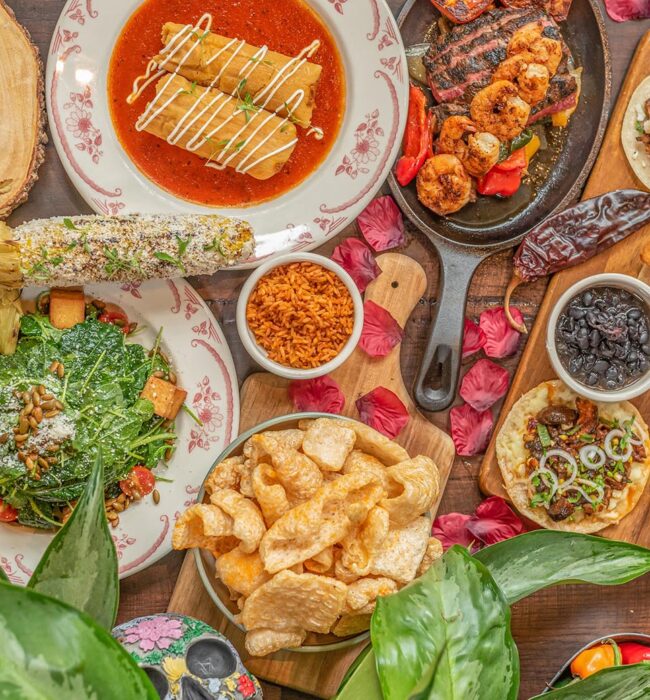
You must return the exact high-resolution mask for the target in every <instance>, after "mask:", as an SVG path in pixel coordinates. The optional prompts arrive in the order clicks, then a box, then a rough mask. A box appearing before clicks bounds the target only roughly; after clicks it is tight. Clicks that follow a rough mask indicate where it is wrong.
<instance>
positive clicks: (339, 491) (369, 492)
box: [260, 473, 420, 574]
mask: <svg viewBox="0 0 650 700" xmlns="http://www.w3.org/2000/svg"><path fill="white" fill-rule="evenodd" d="M384 493H385V492H384V490H383V489H382V488H381V485H380V484H379V482H378V481H377V479H376V478H375V477H374V476H372V475H371V474H366V473H359V474H347V475H345V476H341V477H340V478H339V479H336V480H335V481H330V482H329V483H327V484H325V485H324V486H322V487H321V488H320V489H319V490H318V492H317V493H316V495H315V496H314V497H313V498H311V499H310V500H309V501H306V502H305V503H301V504H300V505H299V506H296V507H295V508H292V509H291V510H290V511H289V512H287V513H285V514H284V515H283V516H282V517H281V518H279V519H278V520H276V522H275V523H273V525H272V526H271V527H270V528H269V529H268V531H267V533H266V534H265V535H264V537H263V538H262V542H261V544H260V555H261V557H262V561H263V562H264V566H265V567H266V570H267V571H268V572H269V573H271V574H274V573H276V572H278V571H280V570H281V569H287V568H289V567H290V566H293V565H294V564H297V563H298V562H301V561H305V560H306V559H311V558H312V557H314V556H315V555H316V554H318V553H319V552H322V551H323V550H324V549H325V548H326V547H329V546H330V545H333V544H335V543H336V542H340V541H341V540H342V539H343V538H344V537H345V535H347V534H348V532H350V531H351V530H352V528H353V527H354V526H355V525H357V524H359V523H362V522H363V521H364V520H365V519H366V517H367V515H368V513H369V512H370V509H371V508H372V507H373V506H374V505H375V504H376V503H377V501H379V500H380V499H381V498H382V497H383V494H384ZM419 563H420V562H419V561H418V564H419Z"/></svg>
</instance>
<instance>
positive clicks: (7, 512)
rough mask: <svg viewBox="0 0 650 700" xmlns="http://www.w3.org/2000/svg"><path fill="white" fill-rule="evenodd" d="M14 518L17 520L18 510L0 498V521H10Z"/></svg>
mask: <svg viewBox="0 0 650 700" xmlns="http://www.w3.org/2000/svg"><path fill="white" fill-rule="evenodd" d="M14 520H18V511H17V510H16V509H15V508H14V507H13V506H11V505H9V504H8V503H6V502H5V501H3V500H2V499H0V522H3V523H11V522H13V521H14Z"/></svg>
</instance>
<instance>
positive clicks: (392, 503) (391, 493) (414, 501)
mask: <svg viewBox="0 0 650 700" xmlns="http://www.w3.org/2000/svg"><path fill="white" fill-rule="evenodd" d="M386 473H387V476H388V498H385V499H384V500H383V501H382V502H381V506H382V508H385V509H386V510H387V511H388V513H389V514H390V519H391V522H393V523H395V524H396V525H406V524H407V523H410V522H411V521H412V520H413V516H414V515H415V514H420V513H426V512H428V511H429V510H430V509H431V506H432V505H433V503H434V501H435V500H436V498H437V497H438V491H439V479H438V468H437V467H436V465H435V464H434V462H433V460H431V459H429V458H428V457H424V456H422V455H420V456H419V457H414V458H413V459H408V460H406V461H405V462H400V463H399V464H395V465H394V466H392V467H388V469H386Z"/></svg>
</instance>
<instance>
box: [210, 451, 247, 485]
mask: <svg viewBox="0 0 650 700" xmlns="http://www.w3.org/2000/svg"><path fill="white" fill-rule="evenodd" d="M243 466H244V458H243V457H228V458H227V459H224V460H223V462H220V463H219V464H217V466H216V467H215V468H214V469H213V470H212V472H211V473H210V476H208V478H207V479H206V481H205V490H206V491H207V492H208V494H212V493H214V492H215V491H219V490H220V489H238V488H239V482H240V480H241V474H242V469H243Z"/></svg>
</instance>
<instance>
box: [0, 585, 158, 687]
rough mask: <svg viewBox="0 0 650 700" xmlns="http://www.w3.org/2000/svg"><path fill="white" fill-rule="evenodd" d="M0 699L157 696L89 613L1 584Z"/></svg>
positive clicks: (149, 684) (124, 652) (147, 681)
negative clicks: (0, 647)
mask: <svg viewBox="0 0 650 700" xmlns="http://www.w3.org/2000/svg"><path fill="white" fill-rule="evenodd" d="M0 637H1V638H2V654H0V698H8V699H9V698H10V699H11V700H52V698H69V699H70V700H72V699H73V698H74V700H97V698H101V699H102V700H125V699H126V698H138V700H158V693H157V692H156V690H155V689H154V687H153V685H152V684H151V682H150V681H149V679H148V678H147V676H146V675H145V673H144V672H143V671H142V670H141V669H140V668H139V667H138V665H137V664H136V663H135V661H133V659H132V658H131V657H130V656H129V654H128V653H127V652H126V651H125V650H124V649H123V648H122V647H121V646H120V644H118V642H116V641H115V640H114V639H113V638H112V637H111V636H110V635H109V634H108V632H106V631H105V630H103V629H101V627H99V626H98V625H97V624H95V622H93V620H91V619H90V618H89V617H88V616H87V615H84V614H83V613H81V612H79V611H78V610H75V609H74V608H72V607H70V606H69V605H66V604H65V603H61V602H60V601H58V600H54V599H53V598H49V597H47V596H44V595H41V594H40V593H36V592H35V591H32V590H29V589H26V588H20V587H18V586H12V585H10V584H7V583H0Z"/></svg>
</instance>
